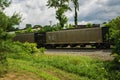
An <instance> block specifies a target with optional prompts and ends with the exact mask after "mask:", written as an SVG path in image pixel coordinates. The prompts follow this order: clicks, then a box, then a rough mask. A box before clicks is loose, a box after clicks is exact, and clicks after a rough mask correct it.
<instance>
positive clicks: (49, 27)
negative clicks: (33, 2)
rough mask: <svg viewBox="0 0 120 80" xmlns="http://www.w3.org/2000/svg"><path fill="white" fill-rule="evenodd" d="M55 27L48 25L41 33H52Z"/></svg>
mask: <svg viewBox="0 0 120 80" xmlns="http://www.w3.org/2000/svg"><path fill="white" fill-rule="evenodd" d="M52 30H53V27H51V26H50V25H46V26H44V27H42V29H40V32H48V31H52Z"/></svg>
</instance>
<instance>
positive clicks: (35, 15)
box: [5, 0, 120, 28]
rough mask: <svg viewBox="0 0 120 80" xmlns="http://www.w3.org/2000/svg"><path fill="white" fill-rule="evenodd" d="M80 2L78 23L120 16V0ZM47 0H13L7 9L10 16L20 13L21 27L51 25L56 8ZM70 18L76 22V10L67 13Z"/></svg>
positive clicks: (70, 21)
mask: <svg viewBox="0 0 120 80" xmlns="http://www.w3.org/2000/svg"><path fill="white" fill-rule="evenodd" d="M78 1H79V4H80V8H79V12H78V23H79V24H86V23H88V22H91V23H103V22H107V21H109V20H111V19H112V18H114V17H117V16H120V10H119V9H120V0H78ZM46 3H47V0H12V4H11V5H10V7H9V8H7V9H6V10H5V12H6V14H7V15H8V16H11V15H12V14H13V13H14V12H17V13H20V14H21V15H22V17H23V19H24V20H23V21H22V23H21V24H20V28H24V27H25V24H29V23H31V24H32V25H36V24H38V25H42V26H44V25H49V24H50V21H52V24H55V23H57V20H56V19H55V9H54V8H48V7H47V6H46ZM71 6H72V4H71ZM65 14H66V15H67V17H68V18H69V21H68V23H70V24H74V10H73V11H68V12H67V13H65Z"/></svg>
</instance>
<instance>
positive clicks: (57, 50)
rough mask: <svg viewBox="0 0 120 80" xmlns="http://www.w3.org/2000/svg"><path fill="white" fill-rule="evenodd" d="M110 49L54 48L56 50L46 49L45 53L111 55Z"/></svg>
mask: <svg viewBox="0 0 120 80" xmlns="http://www.w3.org/2000/svg"><path fill="white" fill-rule="evenodd" d="M111 51H112V49H95V48H56V49H47V50H46V52H56V53H57V52H58V53H59V52H67V53H71V52H73V53H81V52H84V53H85V52H86V53H91V52H106V53H111Z"/></svg>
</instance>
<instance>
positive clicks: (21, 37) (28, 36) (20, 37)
mask: <svg viewBox="0 0 120 80" xmlns="http://www.w3.org/2000/svg"><path fill="white" fill-rule="evenodd" d="M13 41H20V42H30V43H34V42H35V40H34V33H24V34H17V35H16V36H15V37H14V38H13Z"/></svg>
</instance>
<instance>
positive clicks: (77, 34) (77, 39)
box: [46, 28, 102, 44]
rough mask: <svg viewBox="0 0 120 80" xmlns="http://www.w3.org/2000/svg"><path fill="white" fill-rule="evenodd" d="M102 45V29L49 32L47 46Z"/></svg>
mask: <svg viewBox="0 0 120 80" xmlns="http://www.w3.org/2000/svg"><path fill="white" fill-rule="evenodd" d="M81 43H102V30H101V28H93V29H90V28H89V29H75V30H63V31H55V32H48V33H47V34H46V44H81Z"/></svg>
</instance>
